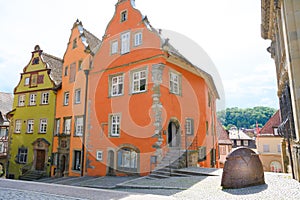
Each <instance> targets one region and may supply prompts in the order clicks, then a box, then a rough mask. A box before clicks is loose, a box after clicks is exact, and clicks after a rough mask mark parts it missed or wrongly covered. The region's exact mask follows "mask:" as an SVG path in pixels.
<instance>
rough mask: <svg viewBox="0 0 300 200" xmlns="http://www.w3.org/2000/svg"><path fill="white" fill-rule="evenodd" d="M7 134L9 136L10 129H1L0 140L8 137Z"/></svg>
mask: <svg viewBox="0 0 300 200" xmlns="http://www.w3.org/2000/svg"><path fill="white" fill-rule="evenodd" d="M7 134H8V128H6V127H0V138H1V137H7Z"/></svg>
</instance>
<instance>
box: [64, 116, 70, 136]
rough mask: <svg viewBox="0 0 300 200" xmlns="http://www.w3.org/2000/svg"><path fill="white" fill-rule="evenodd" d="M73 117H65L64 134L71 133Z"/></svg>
mask: <svg viewBox="0 0 300 200" xmlns="http://www.w3.org/2000/svg"><path fill="white" fill-rule="evenodd" d="M71 124H72V118H64V134H66V135H70V134H71Z"/></svg>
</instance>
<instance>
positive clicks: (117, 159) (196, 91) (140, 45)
mask: <svg viewBox="0 0 300 200" xmlns="http://www.w3.org/2000/svg"><path fill="white" fill-rule="evenodd" d="M170 42H172V41H170ZM170 42H169V40H168V39H165V38H163V37H162V35H161V34H160V32H159V31H157V30H156V29H154V28H153V27H152V26H151V25H150V23H149V21H148V19H147V17H144V16H143V15H142V14H141V13H140V11H139V10H137V9H136V8H135V5H134V0H118V2H117V4H116V9H115V13H114V16H113V18H112V19H111V21H110V23H109V24H108V26H107V28H106V31H105V35H104V36H103V41H102V44H101V47H100V49H99V51H98V52H97V53H96V55H95V57H94V61H93V66H92V68H91V69H90V71H89V75H88V105H87V124H86V132H85V140H84V146H85V153H84V166H83V167H84V168H83V169H82V170H83V173H84V175H89V176H104V175H108V174H115V175H127V174H139V175H147V174H149V173H150V172H151V171H153V170H155V169H157V168H159V167H165V166H167V165H168V164H172V163H173V161H175V160H177V159H179V158H180V159H181V158H183V157H185V156H184V153H187V152H188V155H189V159H188V161H186V163H187V164H188V165H194V166H201V167H218V155H217V153H216V152H218V149H217V148H218V147H217V146H218V145H217V144H218V142H217V136H216V99H217V98H219V96H218V92H217V90H216V87H215V85H214V82H213V79H212V77H211V76H210V75H209V74H208V73H206V72H204V71H203V70H201V69H200V68H198V67H197V66H195V65H193V64H192V63H191V62H190V61H188V60H187V59H186V58H185V57H184V56H182V55H181V54H180V53H179V52H178V51H177V50H176V49H175V48H174V47H173V46H172V45H171V44H170ZM67 53H68V50H67ZM66 55H67V54H66ZM65 57H66V56H65ZM67 65H68V64H67ZM63 84H64V83H63ZM72 89H73V88H72ZM70 90H71V89H70ZM61 95H62V94H60V95H58V104H60V105H58V106H60V107H61V109H63V108H64V107H63V106H61V103H62V102H60V101H62V97H61ZM59 99H61V100H59ZM58 110H59V109H58ZM68 111H70V109H68V110H61V111H60V112H61V113H66V112H68ZM57 114H58V113H57ZM57 116H58V115H57ZM60 118H62V116H61V117H60ZM186 149H188V151H186ZM177 152H178V153H177ZM71 157H72V156H71V154H70V158H71ZM179 165H180V162H179Z"/></svg>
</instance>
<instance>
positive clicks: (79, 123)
mask: <svg viewBox="0 0 300 200" xmlns="http://www.w3.org/2000/svg"><path fill="white" fill-rule="evenodd" d="M82 135H83V117H77V118H76V122H75V136H82Z"/></svg>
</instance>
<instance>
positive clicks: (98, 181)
mask: <svg viewBox="0 0 300 200" xmlns="http://www.w3.org/2000/svg"><path fill="white" fill-rule="evenodd" d="M220 172H221V171H220V170H218V171H216V172H214V176H192V177H170V178H166V179H159V180H151V179H148V178H146V177H139V178H133V177H127V178H126V177H99V178H91V179H88V180H86V178H83V179H80V178H75V179H73V182H72V181H71V180H72V179H66V180H65V181H63V180H60V181H58V182H60V184H49V183H36V182H24V181H14V180H5V179H2V180H1V181H0V199H54V200H56V199H143V200H147V199H154V198H155V199H191V200H193V199H195V200H196V199H239V200H241V199H250V200H251V199H253V200H254V199H272V200H277V199H289V200H298V199H300V183H299V182H297V181H295V180H293V179H292V178H291V176H290V175H289V174H276V173H265V182H266V184H264V185H260V186H253V187H248V188H242V189H227V190H222V187H221V186H220V183H221V173H220ZM66 184H70V185H81V186H84V187H76V186H70V185H66ZM108 186H109V187H108ZM95 188H97V189H95ZM99 188H111V189H110V190H103V189H99Z"/></svg>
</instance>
